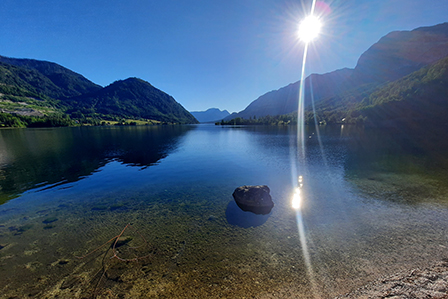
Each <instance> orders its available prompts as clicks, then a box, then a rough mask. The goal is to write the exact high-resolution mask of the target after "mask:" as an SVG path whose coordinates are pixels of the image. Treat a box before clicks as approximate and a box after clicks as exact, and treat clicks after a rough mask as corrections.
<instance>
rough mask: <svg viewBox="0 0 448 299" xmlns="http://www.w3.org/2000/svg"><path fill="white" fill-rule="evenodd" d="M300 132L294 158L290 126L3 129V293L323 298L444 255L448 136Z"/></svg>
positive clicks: (336, 129) (338, 129)
mask: <svg viewBox="0 0 448 299" xmlns="http://www.w3.org/2000/svg"><path fill="white" fill-rule="evenodd" d="M305 136H306V140H305V146H304V148H305V152H302V151H301V147H300V146H299V147H298V146H297V131H296V129H295V128H291V127H261V126H260V127H221V126H213V125H196V126H137V127H76V128H49V129H4V130H0V277H1V280H0V294H2V295H0V296H1V297H2V298H10V297H13V298H15V297H18V298H22V297H29V296H30V297H39V298H56V297H57V298H87V297H89V298H90V297H97V298H127V297H134V298H135V297H136V298H138V297H149V298H332V297H335V296H337V295H339V294H344V293H346V292H349V291H351V290H353V289H356V288H358V287H361V286H362V285H364V284H366V283H368V282H370V281H373V280H375V279H378V278H379V277H381V276H383V275H391V274H393V273H395V272H397V271H406V270H409V269H412V268H415V267H426V266H429V265H431V264H432V263H435V262H438V261H440V260H442V259H444V258H446V257H447V247H448V235H447V234H446V231H447V229H448V171H447V169H448V142H447V141H446V140H444V138H445V135H443V134H441V135H438V134H437V133H436V132H435V131H433V130H412V131H409V130H401V129H393V130H392V129H388V130H379V129H368V128H363V127H357V126H347V125H345V126H344V125H342V126H324V127H320V128H319V130H316V128H314V127H307V128H306V132H305ZM319 137H320V138H319ZM299 176H301V177H302V179H303V181H302V184H303V187H301V189H300V190H301V206H300V209H293V208H292V205H291V201H292V198H293V195H294V192H295V189H296V187H297V186H298V177H299ZM242 185H267V186H269V188H270V192H271V196H272V199H273V201H274V203H275V206H274V208H273V209H272V211H271V212H270V213H269V214H267V215H256V214H253V213H251V212H244V211H242V210H241V209H240V208H239V207H238V206H237V205H236V204H235V201H234V200H233V197H232V193H233V191H234V190H235V188H237V187H239V186H242ZM118 237H119V238H118Z"/></svg>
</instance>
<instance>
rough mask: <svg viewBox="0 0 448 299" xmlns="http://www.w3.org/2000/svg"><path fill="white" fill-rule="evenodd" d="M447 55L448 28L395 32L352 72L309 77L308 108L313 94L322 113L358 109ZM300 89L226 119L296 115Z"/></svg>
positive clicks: (274, 94)
mask: <svg viewBox="0 0 448 299" xmlns="http://www.w3.org/2000/svg"><path fill="white" fill-rule="evenodd" d="M446 56H448V23H443V24H438V25H435V26H429V27H420V28H417V29H414V30H412V31H394V32H391V33H389V34H387V35H386V36H384V37H382V38H381V39H380V40H379V41H378V42H377V43H375V44H374V45H372V46H371V47H370V48H369V49H368V50H367V51H366V52H364V53H363V54H362V55H361V56H360V58H359V60H358V63H357V65H356V67H355V68H354V69H342V70H337V71H334V72H330V73H327V74H323V75H317V74H312V75H310V76H308V77H307V78H306V79H305V107H306V109H308V110H309V109H310V104H311V95H313V98H314V102H315V104H316V105H317V106H319V107H320V108H321V110H325V109H327V110H332V109H342V108H341V107H343V106H344V105H349V107H344V108H345V109H346V110H348V109H352V108H353V109H355V108H354V107H355V106H356V105H357V103H358V102H359V101H361V100H362V99H363V98H364V97H366V96H368V95H369V94H370V93H372V92H373V91H374V90H376V89H377V88H378V87H380V86H381V85H383V84H386V83H387V82H391V81H394V80H397V79H400V78H402V77H404V76H406V75H409V74H411V73H412V72H415V71H417V70H419V69H420V68H422V67H425V66H428V65H430V64H431V63H434V62H436V61H438V60H439V59H442V58H444V57H446ZM310 83H311V84H310ZM299 86H300V81H297V82H295V83H291V84H289V85H287V86H285V87H282V88H280V89H278V90H274V91H270V92H268V93H266V94H264V95H262V96H260V97H259V98H257V99H256V100H254V101H253V102H251V103H250V104H249V105H248V106H247V107H246V108H245V109H244V110H243V111H240V112H238V113H237V114H236V115H231V116H228V117H226V119H225V120H230V119H233V118H236V117H241V118H244V119H249V118H251V117H254V116H256V117H262V116H267V115H271V116H275V115H284V114H289V113H294V112H297V102H298V93H299ZM341 99H342V100H341ZM357 101H358V102H357Z"/></svg>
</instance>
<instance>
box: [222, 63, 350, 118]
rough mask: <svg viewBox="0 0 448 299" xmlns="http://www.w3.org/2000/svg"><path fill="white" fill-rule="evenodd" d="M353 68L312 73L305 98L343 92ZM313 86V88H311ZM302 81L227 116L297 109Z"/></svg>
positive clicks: (256, 114) (248, 115) (306, 85)
mask: <svg viewBox="0 0 448 299" xmlns="http://www.w3.org/2000/svg"><path fill="white" fill-rule="evenodd" d="M352 73H353V69H348V68H344V69H340V70H336V71H333V72H330V73H326V74H323V75H319V74H312V75H310V76H308V77H307V78H306V79H305V99H306V102H308V103H309V99H310V98H311V95H313V97H314V100H315V102H318V101H319V100H321V99H323V98H326V97H330V96H332V95H335V94H337V93H340V92H343V91H344V90H343V89H341V87H342V86H343V83H344V82H345V81H346V80H347V79H348V78H349V77H350V76H351V75H352ZM311 86H312V88H310V87H311ZM299 87H300V81H297V82H295V83H291V84H289V85H288V86H286V87H283V88H280V89H278V90H274V91H270V92H268V93H266V94H264V95H262V96H260V97H259V98H258V99H256V100H255V101H253V102H252V103H250V104H249V106H247V107H246V109H244V110H243V111H241V112H239V113H237V114H236V115H231V116H229V117H226V118H225V120H229V119H230V118H235V117H241V118H245V119H248V118H250V117H262V116H266V115H282V114H288V113H292V112H295V111H297V107H298V97H299Z"/></svg>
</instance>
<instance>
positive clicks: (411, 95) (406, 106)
mask: <svg viewBox="0 0 448 299" xmlns="http://www.w3.org/2000/svg"><path fill="white" fill-rule="evenodd" d="M447 115H448V56H447V57H445V58H443V59H441V60H439V61H436V62H435V63H433V64H431V65H429V66H426V67H424V68H421V69H420V70H418V71H416V72H413V73H411V74H409V75H407V76H405V77H403V78H401V79H398V80H396V81H393V82H390V83H388V84H385V85H382V86H380V87H376V88H374V87H372V88H371V89H362V88H361V89H359V90H352V91H350V92H346V93H344V94H343V95H340V96H337V97H332V98H329V99H325V100H323V101H321V102H320V103H319V104H317V105H316V109H315V113H314V112H313V111H312V110H309V111H306V113H305V122H306V123H309V124H311V123H314V122H315V121H316V122H318V123H320V124H334V123H358V124H359V123H364V124H366V125H369V126H395V125H400V126H402V125H404V126H405V127H410V128H412V127H414V128H415V127H417V126H422V125H423V124H425V125H431V126H432V127H434V126H433V125H436V126H437V127H439V129H441V128H445V127H446V125H448V120H447V119H446V116H447ZM296 123H297V113H290V114H285V115H277V116H264V117H260V118H257V119H242V118H239V117H238V118H234V119H233V120H231V121H227V122H223V124H240V125H241V124H264V125H266V124H271V125H272V124H296Z"/></svg>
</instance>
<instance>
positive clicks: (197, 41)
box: [0, 0, 448, 112]
mask: <svg viewBox="0 0 448 299" xmlns="http://www.w3.org/2000/svg"><path fill="white" fill-rule="evenodd" d="M311 2H312V1H311V0H310V1H304V0H303V1H288V0H281V1H278V0H264V1H256V0H243V1H222V0H217V1H200V0H189V1H174V0H166V1H146V2H142V1H137V0H130V1H126V2H122V1H106V0H100V1H95V2H94V3H93V2H91V1H86V0H79V1H65V0H46V1H40V2H36V1H31V0H2V1H1V3H0V39H1V40H2V41H4V43H3V44H2V47H1V49H0V55H3V56H9V57H15V58H32V59H39V60H47V61H51V62H56V63H58V64H61V65H63V66H65V67H67V68H69V69H71V70H73V71H75V72H78V73H80V74H82V75H83V76H85V77H86V78H87V79H89V80H91V81H93V82H95V83H97V84H100V85H103V86H106V85H108V84H110V83H112V82H114V81H116V80H119V79H125V78H127V77H139V78H141V79H143V80H146V81H148V82H150V83H151V84H152V85H153V86H155V87H157V88H159V89H161V90H163V91H164V92H166V93H168V94H170V95H172V96H173V97H174V98H175V99H176V100H177V101H178V102H179V103H181V104H182V105H183V106H184V107H185V108H186V109H187V110H189V111H204V110H207V109H208V108H210V107H216V108H220V109H221V110H224V109H226V110H228V111H229V112H234V111H241V110H243V109H244V108H245V107H246V106H247V105H248V104H249V103H250V102H252V101H253V100H255V99H256V98H257V97H259V96H260V95H262V94H264V93H266V92H268V91H270V90H274V89H278V88H280V87H283V86H285V85H288V84H289V83H293V82H296V81H298V80H299V76H300V69H301V59H302V51H303V49H302V44H301V43H300V42H299V41H298V39H297V36H296V30H297V25H298V23H299V21H300V20H301V19H302V18H303V16H304V15H305V14H306V13H308V12H309V6H310V5H311ZM316 12H317V13H320V14H322V17H323V28H322V33H321V35H320V37H319V39H318V40H317V41H315V42H314V43H313V44H312V45H311V47H310V51H309V54H308V62H307V74H310V73H326V72H330V71H333V70H336V69H340V68H344V67H349V68H353V67H355V65H356V62H357V59H358V58H359V56H360V55H361V54H362V53H363V52H364V51H366V50H367V49H368V48H369V47H370V46H371V45H372V44H374V43H375V42H377V41H378V40H379V39H380V38H381V37H382V36H384V35H386V34H387V33H389V32H391V31H395V30H412V29H414V28H417V27H422V26H431V25H435V24H439V23H443V22H446V21H448V19H447V17H446V15H447V12H448V2H447V1H446V0H434V1H431V2H427V1H423V0H387V1H380V0H375V1H368V0H358V1H355V0H347V1H337V0H325V1H317V6H316Z"/></svg>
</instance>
